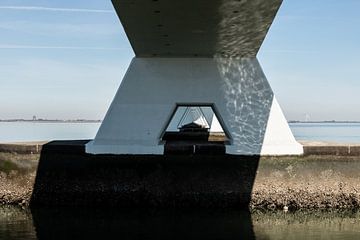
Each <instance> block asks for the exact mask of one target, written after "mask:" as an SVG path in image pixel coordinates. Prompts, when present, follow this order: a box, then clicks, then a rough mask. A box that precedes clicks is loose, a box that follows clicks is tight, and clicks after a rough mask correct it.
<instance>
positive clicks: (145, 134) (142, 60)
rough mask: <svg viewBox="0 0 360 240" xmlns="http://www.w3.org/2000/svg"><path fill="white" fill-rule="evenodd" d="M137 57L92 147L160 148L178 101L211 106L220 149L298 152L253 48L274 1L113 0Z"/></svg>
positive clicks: (122, 150) (118, 150) (114, 150)
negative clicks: (223, 141) (222, 143)
mask: <svg viewBox="0 0 360 240" xmlns="http://www.w3.org/2000/svg"><path fill="white" fill-rule="evenodd" d="M113 3H114V6H115V9H116V11H117V13H118V15H119V18H120V20H121V22H122V24H123V26H124V29H125V31H126V33H127V35H128V37H129V41H130V43H131V45H132V47H133V49H134V52H135V54H136V56H135V57H134V59H133V60H132V62H131V64H130V66H129V69H128V71H127V73H126V75H125V76H124V79H123V81H122V83H121V85H120V87H119V90H118V92H117V94H116V96H115V98H114V100H113V102H112V104H111V106H110V108H109V110H108V112H107V114H106V116H105V119H104V121H103V123H102V125H101V127H100V129H99V131H98V133H97V135H96V137H95V139H94V140H93V141H91V142H90V143H88V144H87V146H86V151H87V152H88V153H93V154H163V152H164V145H163V142H162V141H161V137H162V136H163V134H164V131H165V129H166V128H167V126H168V124H169V122H170V120H171V117H172V114H173V113H174V110H175V108H176V106H177V105H184V104H185V105H186V104H189V105H191V104H197V105H211V106H212V107H213V108H214V110H216V113H217V118H218V120H219V122H220V125H221V126H222V128H223V129H224V131H225V132H226V134H227V136H228V137H229V144H228V145H226V153H228V154H236V155H260V154H261V155H289V154H302V153H303V150H302V147H301V145H300V144H298V143H297V142H296V141H295V139H294V137H293V135H292V133H291V131H290V129H289V126H288V124H287V121H286V119H285V117H284V115H283V113H282V111H281V108H280V106H279V105H278V103H277V101H276V99H275V98H274V94H273V92H272V89H271V87H270V85H269V83H268V81H267V79H266V77H265V75H264V73H263V71H262V69H261V66H260V64H259V62H258V60H257V58H256V54H257V52H258V50H259V48H260V46H261V43H262V41H263V39H264V37H265V36H266V33H267V31H268V29H269V27H270V25H271V23H272V21H273V19H274V17H275V15H276V12H277V10H278V8H279V7H280V4H281V0H272V1H269V0H253V1H230V0H228V1H227V0H223V1H220V0H212V1H205V0H184V1H175V2H174V1H145V0H139V1H130V0H114V1H113Z"/></svg>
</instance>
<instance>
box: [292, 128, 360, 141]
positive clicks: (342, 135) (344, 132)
mask: <svg viewBox="0 0 360 240" xmlns="http://www.w3.org/2000/svg"><path fill="white" fill-rule="evenodd" d="M290 128H291V131H292V132H293V134H294V136H295V138H296V140H306V141H327V142H339V143H360V123H291V124H290Z"/></svg>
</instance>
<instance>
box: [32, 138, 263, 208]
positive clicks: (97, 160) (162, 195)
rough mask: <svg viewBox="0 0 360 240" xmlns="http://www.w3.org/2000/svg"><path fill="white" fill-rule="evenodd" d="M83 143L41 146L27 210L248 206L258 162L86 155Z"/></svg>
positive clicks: (219, 157)
mask: <svg viewBox="0 0 360 240" xmlns="http://www.w3.org/2000/svg"><path fill="white" fill-rule="evenodd" d="M86 142H87V141H70V142H69V141H55V142H51V143H49V144H46V145H44V146H43V149H42V153H41V157H40V161H39V165H38V171H37V176H36V179H35V185H34V190H33V194H32V198H31V202H30V203H31V205H34V206H35V205H107V206H108V205H116V206H154V207H183V206H187V207H195V206H196V207H197V206H201V207H247V206H248V205H249V202H250V199H251V191H252V187H253V184H254V180H255V175H256V170H257V167H258V163H259V156H254V157H245V156H233V155H226V154H222V155H204V154H188V155H171V154H170V155H90V154H86V153H85V152H84V149H85V148H84V144H85V143H86Z"/></svg>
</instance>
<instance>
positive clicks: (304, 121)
mask: <svg viewBox="0 0 360 240" xmlns="http://www.w3.org/2000/svg"><path fill="white" fill-rule="evenodd" d="M288 123H360V121H293V120H291V121H288Z"/></svg>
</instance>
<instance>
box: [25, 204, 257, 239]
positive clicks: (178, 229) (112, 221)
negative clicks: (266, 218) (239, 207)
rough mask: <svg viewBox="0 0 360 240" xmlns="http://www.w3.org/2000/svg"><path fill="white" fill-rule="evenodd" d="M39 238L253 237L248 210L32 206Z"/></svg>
mask: <svg viewBox="0 0 360 240" xmlns="http://www.w3.org/2000/svg"><path fill="white" fill-rule="evenodd" d="M32 214H33V217H34V223H35V228H36V232H37V237H38V239H73V238H81V239H113V238H119V239H157V240H158V239H255V237H254V233H253V230H252V224H251V216H250V213H249V212H247V211H241V212H239V211H231V210H226V211H225V210H201V211H199V210H196V211H194V210H192V211H191V210H174V209H172V210H157V211H155V210H154V211H151V210H148V209H137V210H126V209H99V208H95V209H79V208H73V209H69V208H66V209H32Z"/></svg>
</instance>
